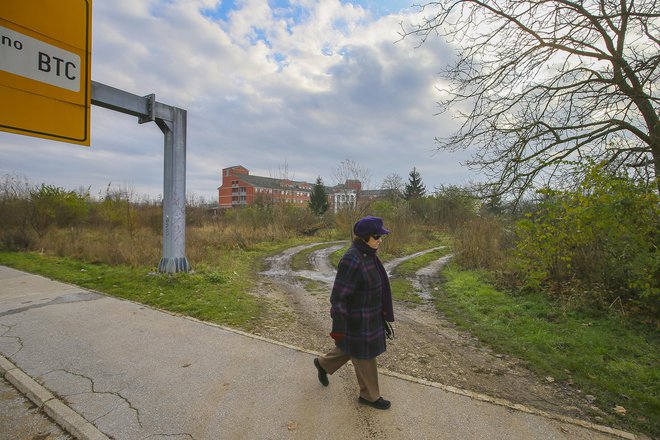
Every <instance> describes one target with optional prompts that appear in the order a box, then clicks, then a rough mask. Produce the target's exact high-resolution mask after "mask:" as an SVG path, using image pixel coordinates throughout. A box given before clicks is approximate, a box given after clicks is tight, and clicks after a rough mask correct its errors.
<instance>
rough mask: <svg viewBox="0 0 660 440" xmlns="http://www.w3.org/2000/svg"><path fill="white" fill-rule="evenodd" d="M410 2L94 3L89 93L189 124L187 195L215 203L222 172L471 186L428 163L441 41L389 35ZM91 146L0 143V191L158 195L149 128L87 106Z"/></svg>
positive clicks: (436, 128)
mask: <svg viewBox="0 0 660 440" xmlns="http://www.w3.org/2000/svg"><path fill="white" fill-rule="evenodd" d="M408 6H409V3H408V1H394V0H389V1H377V0H362V1H353V2H347V1H339V0H292V1H284V0H271V1H267V0H233V1H231V2H225V1H223V2H218V1H216V0H113V1H112V2H100V1H99V2H94V4H93V43H92V79H94V80H95V81H98V82H102V83H104V84H108V85H111V86H113V87H117V88H120V89H123V90H126V91H129V92H131V93H135V94H137V95H141V96H143V95H147V94H150V93H155V95H156V99H157V100H158V101H160V102H164V103H167V104H171V105H175V106H177V107H181V108H184V109H186V110H187V111H188V139H187V190H188V192H189V193H192V194H195V195H196V196H198V197H203V198H207V199H214V198H215V197H216V194H217V192H216V188H217V187H218V186H219V185H220V172H221V170H222V168H225V167H229V166H233V165H243V166H245V167H247V168H248V169H250V171H251V172H252V173H253V174H255V175H262V176H269V177H280V174H281V173H282V171H281V170H283V169H286V170H287V175H288V177H289V178H293V179H296V180H305V181H309V182H314V181H315V179H316V177H317V176H320V177H322V179H323V180H324V182H325V183H326V184H328V185H333V184H336V183H340V182H337V181H336V174H337V173H336V171H337V169H338V168H339V166H340V163H341V162H342V161H344V160H346V159H348V160H351V161H354V162H356V163H359V164H360V165H361V166H362V167H363V168H365V169H367V170H368V171H369V174H370V176H371V177H370V179H369V182H367V184H368V187H370V188H378V187H380V185H381V183H382V181H383V180H384V179H385V178H386V177H387V176H389V175H392V174H398V175H400V176H401V177H402V178H403V179H404V180H406V179H407V177H408V173H409V172H410V170H412V168H413V167H416V168H417V170H418V171H419V172H420V173H421V176H422V179H423V181H424V183H425V184H426V186H427V188H428V189H429V190H432V189H433V188H434V187H436V186H440V185H446V184H458V185H462V184H467V183H469V182H470V181H475V180H478V179H479V176H478V175H474V174H473V173H472V172H470V171H469V170H467V169H466V168H465V167H463V166H462V165H461V162H463V161H464V160H465V159H466V158H467V155H466V154H465V153H460V152H459V153H449V152H437V151H436V150H435V145H436V144H435V142H434V138H435V137H438V136H444V135H448V134H450V133H451V132H452V131H454V130H456V129H457V122H456V121H455V120H452V119H451V117H450V115H442V116H436V115H435V113H436V112H437V106H436V101H437V100H438V96H437V92H436V87H437V86H438V84H439V81H440V79H439V77H438V75H437V73H438V72H439V71H440V70H441V69H442V68H443V67H444V66H445V65H446V64H447V63H448V62H449V61H450V60H451V59H452V56H453V51H452V49H451V48H450V47H448V46H447V45H446V44H445V43H444V42H443V41H441V40H439V39H430V40H429V41H428V42H427V43H426V44H424V45H423V46H421V47H418V41H416V40H414V39H406V40H403V41H400V38H399V36H398V33H397V32H398V30H399V24H400V23H401V22H415V21H416V20H419V19H420V16H419V15H417V14H418V12H417V11H415V10H412V9H408ZM91 131H92V135H91V143H92V145H91V147H89V148H86V147H80V146H76V145H70V144H64V143H60V142H55V141H48V140H43V139H37V138H30V137H25V136H19V135H14V134H9V133H4V132H0V177H2V176H4V175H7V174H11V175H15V176H23V177H25V178H27V179H28V180H29V181H30V183H32V184H40V183H46V184H51V185H57V186H61V187H64V188H69V189H76V188H79V187H85V188H87V187H90V188H91V191H92V194H98V193H100V192H102V191H104V190H105V188H106V187H107V186H108V185H111V186H120V187H128V188H130V189H131V190H132V191H133V192H134V193H136V194H139V195H149V196H151V197H157V196H158V195H159V194H161V193H162V175H163V170H162V168H163V151H162V143H163V140H162V134H161V132H160V130H159V129H158V128H157V127H156V125H155V124H143V125H139V124H138V123H137V120H136V119H135V118H132V117H129V116H126V115H123V114H119V113H116V112H112V111H110V110H106V109H102V108H99V107H95V106H92V119H91Z"/></svg>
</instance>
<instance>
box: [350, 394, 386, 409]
mask: <svg viewBox="0 0 660 440" xmlns="http://www.w3.org/2000/svg"><path fill="white" fill-rule="evenodd" d="M358 401H359V402H360V403H361V404H363V405H369V406H370V407H372V408H376V409H388V408H389V407H390V406H391V405H392V404H391V403H390V401H389V400H385V399H383V398H382V397H379V398H378V400H376V401H375V402H369V401H368V400H367V399H365V398H364V397H360V398H359V399H358Z"/></svg>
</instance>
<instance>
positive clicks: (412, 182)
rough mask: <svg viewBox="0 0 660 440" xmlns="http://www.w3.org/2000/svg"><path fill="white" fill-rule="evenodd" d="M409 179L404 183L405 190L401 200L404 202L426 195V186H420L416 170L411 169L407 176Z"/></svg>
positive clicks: (420, 181) (419, 177)
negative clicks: (404, 200)
mask: <svg viewBox="0 0 660 440" xmlns="http://www.w3.org/2000/svg"><path fill="white" fill-rule="evenodd" d="M409 176H410V178H409V179H408V183H406V189H405V191H403V198H404V199H406V200H412V199H420V198H422V197H424V194H426V186H425V185H423V184H422V177H421V176H420V175H419V171H417V168H415V167H413V169H412V171H411V172H410V174H409Z"/></svg>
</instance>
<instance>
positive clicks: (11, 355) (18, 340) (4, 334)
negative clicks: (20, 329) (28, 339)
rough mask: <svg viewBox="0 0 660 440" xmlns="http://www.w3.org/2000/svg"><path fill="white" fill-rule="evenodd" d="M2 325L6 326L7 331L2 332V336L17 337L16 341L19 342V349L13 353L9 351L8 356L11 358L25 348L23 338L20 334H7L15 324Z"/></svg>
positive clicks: (7, 337)
mask: <svg viewBox="0 0 660 440" xmlns="http://www.w3.org/2000/svg"><path fill="white" fill-rule="evenodd" d="M0 327H4V328H5V331H3V332H2V334H0V338H6V339H15V343H16V344H18V350H16V351H15V352H13V353H7V354H6V356H7V357H8V358H9V359H11V358H12V357H13V356H15V355H17V354H18V353H20V352H21V350H23V340H22V339H21V337H20V336H7V333H9V332H10V331H11V330H12V329H13V328H14V327H15V326H13V325H7V324H0Z"/></svg>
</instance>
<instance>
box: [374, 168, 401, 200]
mask: <svg viewBox="0 0 660 440" xmlns="http://www.w3.org/2000/svg"><path fill="white" fill-rule="evenodd" d="M404 187H405V183H404V182H403V178H402V177H401V176H400V175H398V174H397V173H392V174H389V175H388V176H387V177H385V179H384V180H383V183H382V184H381V186H380V189H382V190H383V191H385V192H386V194H387V197H388V198H389V199H390V200H391V201H396V200H399V199H401V198H402V196H403V188H404Z"/></svg>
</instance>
